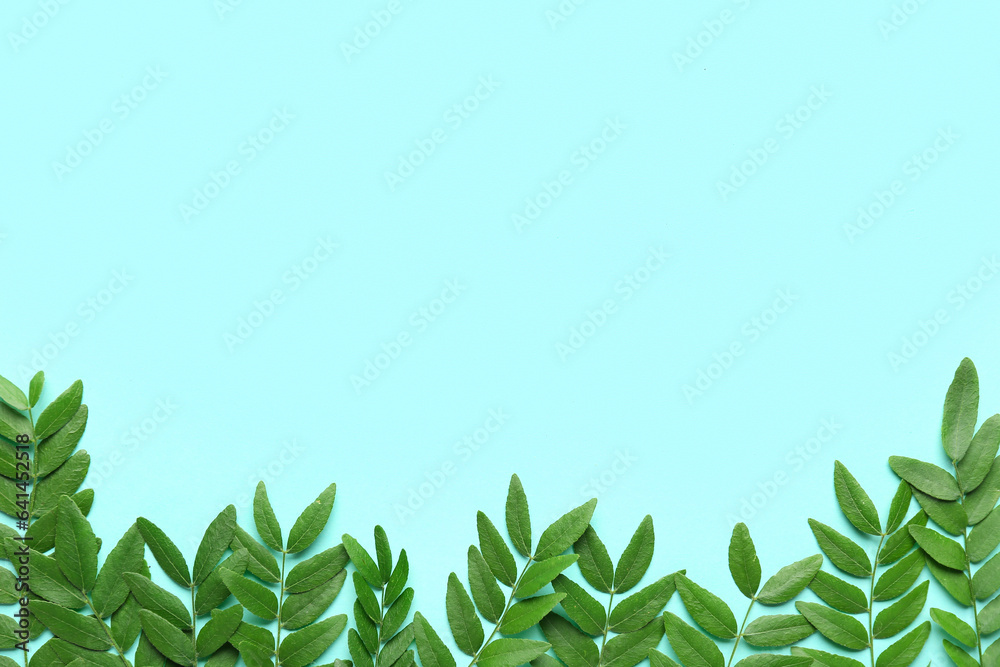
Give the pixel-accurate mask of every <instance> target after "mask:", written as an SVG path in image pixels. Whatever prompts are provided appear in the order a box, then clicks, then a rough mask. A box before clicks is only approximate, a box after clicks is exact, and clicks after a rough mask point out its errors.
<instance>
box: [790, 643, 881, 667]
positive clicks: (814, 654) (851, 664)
mask: <svg viewBox="0 0 1000 667" xmlns="http://www.w3.org/2000/svg"><path fill="white" fill-rule="evenodd" d="M791 651H792V655H794V656H805V657H809V658H812V660H813V664H814V665H815V666H816V667H865V665H863V664H861V663H860V662H858V661H857V660H855V659H854V658H846V657H844V656H840V655H834V654H833V653H827V652H826V651H817V650H816V649H814V648H802V647H800V646H793V647H792V649H791Z"/></svg>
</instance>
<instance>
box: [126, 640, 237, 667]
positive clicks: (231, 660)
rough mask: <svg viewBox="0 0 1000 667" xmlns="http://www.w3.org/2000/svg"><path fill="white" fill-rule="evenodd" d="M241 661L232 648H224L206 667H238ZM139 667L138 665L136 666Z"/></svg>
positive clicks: (210, 659)
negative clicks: (237, 664)
mask: <svg viewBox="0 0 1000 667" xmlns="http://www.w3.org/2000/svg"><path fill="white" fill-rule="evenodd" d="M239 659H240V654H239V653H238V652H237V651H236V649H235V648H233V647H232V646H228V645H226V646H223V647H222V648H220V649H219V650H218V651H216V652H215V655H213V656H212V657H211V658H209V659H208V662H206V663H205V667H236V662H237V661H238V660H239ZM136 667H138V665H137V666H136Z"/></svg>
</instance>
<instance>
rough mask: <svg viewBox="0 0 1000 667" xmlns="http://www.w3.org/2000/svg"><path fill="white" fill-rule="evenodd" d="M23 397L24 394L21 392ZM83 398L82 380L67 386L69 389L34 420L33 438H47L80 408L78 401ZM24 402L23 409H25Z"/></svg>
mask: <svg viewBox="0 0 1000 667" xmlns="http://www.w3.org/2000/svg"><path fill="white" fill-rule="evenodd" d="M21 396H22V397H23V396H24V394H21ZM82 400H83V382H81V381H80V380H77V381H76V382H74V383H73V384H71V385H70V386H69V389H67V390H66V391H64V392H63V393H61V394H59V396H57V397H56V399H55V400H54V401H52V402H51V403H49V404H48V406H47V407H46V408H45V409H44V410H42V414H40V415H38V419H36V420H35V439H36V440H42V439H43V438H47V437H49V436H50V435H52V434H53V433H55V432H56V431H58V430H59V429H61V428H62V427H63V426H64V425H65V424H66V422H68V421H69V420H70V417H72V416H73V415H74V414H75V413H76V411H77V410H79V409H80V402H81V401H82ZM27 407H28V406H27V404H25V406H24V408H21V409H22V410H23V409H27Z"/></svg>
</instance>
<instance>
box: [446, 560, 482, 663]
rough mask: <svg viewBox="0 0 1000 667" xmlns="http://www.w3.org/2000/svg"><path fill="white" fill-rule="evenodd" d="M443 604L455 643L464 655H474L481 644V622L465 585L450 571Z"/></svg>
mask: <svg viewBox="0 0 1000 667" xmlns="http://www.w3.org/2000/svg"><path fill="white" fill-rule="evenodd" d="M445 606H446V608H447V610H448V624H449V625H450V626H451V634H452V635H453V636H454V637H455V644H457V645H458V648H459V650H460V651H462V653H465V654H466V655H473V656H474V655H476V652H477V651H478V650H479V647H480V646H482V645H483V639H484V638H485V636H484V634H483V624H482V623H481V622H480V620H479V617H478V616H476V608H475V607H474V606H473V604H472V600H471V599H470V598H469V594H468V593H466V592H465V587H464V586H463V585H462V582H461V581H459V580H458V575H456V574H455V573H454V572H452V573H451V574H450V575H449V576H448V594H447V596H446V598H445Z"/></svg>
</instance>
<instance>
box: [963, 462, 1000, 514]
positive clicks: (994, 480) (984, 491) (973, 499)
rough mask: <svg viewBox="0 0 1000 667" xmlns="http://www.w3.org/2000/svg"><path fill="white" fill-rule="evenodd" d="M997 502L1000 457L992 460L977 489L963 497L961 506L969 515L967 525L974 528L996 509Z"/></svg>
mask: <svg viewBox="0 0 1000 667" xmlns="http://www.w3.org/2000/svg"><path fill="white" fill-rule="evenodd" d="M997 500H1000V456H998V457H997V458H995V459H993V465H992V466H990V471H989V473H987V475H986V479H985V480H983V483H982V484H980V485H979V488H977V489H976V490H975V491H973V492H972V493H969V494H967V495H966V496H965V501H964V502H963V505H964V507H965V511H966V513H967V514H968V515H969V525H970V526H974V525H976V524H977V523H979V522H980V521H982V520H983V519H985V518H986V515H987V514H989V513H990V512H992V511H993V508H994V507H996V504H997Z"/></svg>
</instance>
